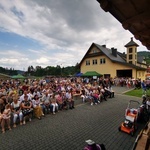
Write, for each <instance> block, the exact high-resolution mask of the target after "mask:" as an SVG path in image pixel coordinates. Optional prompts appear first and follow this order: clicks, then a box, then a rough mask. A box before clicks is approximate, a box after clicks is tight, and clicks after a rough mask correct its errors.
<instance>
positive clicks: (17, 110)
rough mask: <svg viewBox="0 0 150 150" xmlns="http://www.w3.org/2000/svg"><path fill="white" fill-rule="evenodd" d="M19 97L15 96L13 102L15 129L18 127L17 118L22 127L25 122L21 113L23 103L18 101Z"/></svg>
mask: <svg viewBox="0 0 150 150" xmlns="http://www.w3.org/2000/svg"><path fill="white" fill-rule="evenodd" d="M18 99H19V98H18V96H17V95H15V96H13V102H12V103H11V111H12V113H13V124H14V125H13V127H14V128H15V127H16V121H17V118H19V121H20V125H22V121H23V113H22V111H21V102H20V101H19V100H18Z"/></svg>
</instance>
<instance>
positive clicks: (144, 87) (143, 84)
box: [141, 80, 146, 95]
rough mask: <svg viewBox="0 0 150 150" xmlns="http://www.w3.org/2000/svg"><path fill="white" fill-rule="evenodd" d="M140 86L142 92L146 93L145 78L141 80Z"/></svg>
mask: <svg viewBox="0 0 150 150" xmlns="http://www.w3.org/2000/svg"><path fill="white" fill-rule="evenodd" d="M141 87H142V94H143V95H144V94H146V82H145V80H143V82H141Z"/></svg>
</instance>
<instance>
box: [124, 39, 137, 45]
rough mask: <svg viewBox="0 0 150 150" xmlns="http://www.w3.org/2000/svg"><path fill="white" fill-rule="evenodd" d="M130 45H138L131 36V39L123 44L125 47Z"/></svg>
mask: <svg viewBox="0 0 150 150" xmlns="http://www.w3.org/2000/svg"><path fill="white" fill-rule="evenodd" d="M130 46H137V47H138V46H139V45H138V44H137V43H135V42H134V41H133V38H131V41H130V42H129V43H127V44H126V45H125V47H130Z"/></svg>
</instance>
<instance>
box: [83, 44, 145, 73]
mask: <svg viewBox="0 0 150 150" xmlns="http://www.w3.org/2000/svg"><path fill="white" fill-rule="evenodd" d="M93 46H96V47H97V48H98V49H99V50H100V51H101V53H96V54H95V56H100V55H101V54H104V55H105V56H106V57H108V58H109V59H110V60H111V61H112V62H114V63H120V64H123V65H125V66H129V67H132V68H136V69H139V70H146V69H145V68H143V67H139V66H136V65H134V64H130V63H127V62H126V54H124V53H120V52H118V51H117V50H116V56H115V55H113V54H112V49H109V48H107V47H106V46H103V45H99V44H96V43H92V45H91V46H90V48H89V49H88V51H87V52H86V54H85V55H84V57H83V58H82V60H81V62H80V65H81V63H82V62H83V60H84V59H85V58H89V57H91V56H90V55H88V53H89V51H90V50H91V48H92V47H93ZM93 57H94V56H93ZM138 63H141V64H142V60H140V62H138Z"/></svg>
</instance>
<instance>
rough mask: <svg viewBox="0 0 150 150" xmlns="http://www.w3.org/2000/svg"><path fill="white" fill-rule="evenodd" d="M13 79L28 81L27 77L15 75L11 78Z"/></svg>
mask: <svg viewBox="0 0 150 150" xmlns="http://www.w3.org/2000/svg"><path fill="white" fill-rule="evenodd" d="M11 78H12V79H26V77H24V76H23V75H21V74H18V75H14V76H12V77H11Z"/></svg>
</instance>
